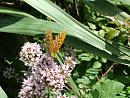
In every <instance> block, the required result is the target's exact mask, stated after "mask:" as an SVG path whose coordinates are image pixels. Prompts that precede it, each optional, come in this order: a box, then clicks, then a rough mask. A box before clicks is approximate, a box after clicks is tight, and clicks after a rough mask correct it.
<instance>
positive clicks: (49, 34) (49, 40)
mask: <svg viewBox="0 0 130 98" xmlns="http://www.w3.org/2000/svg"><path fill="white" fill-rule="evenodd" d="M45 41H46V45H47V48H48V50H49V52H50V53H51V52H52V51H53V36H52V32H51V31H50V30H49V31H47V32H46V33H45Z"/></svg>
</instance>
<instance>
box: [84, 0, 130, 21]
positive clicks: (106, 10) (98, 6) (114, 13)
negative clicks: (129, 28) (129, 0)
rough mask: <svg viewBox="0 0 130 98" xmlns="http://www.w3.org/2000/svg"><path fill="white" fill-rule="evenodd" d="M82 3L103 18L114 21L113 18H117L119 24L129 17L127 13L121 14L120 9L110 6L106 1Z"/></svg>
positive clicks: (98, 0) (96, 0)
mask: <svg viewBox="0 0 130 98" xmlns="http://www.w3.org/2000/svg"><path fill="white" fill-rule="evenodd" d="M83 1H84V2H85V3H86V4H88V5H89V6H91V7H92V8H93V9H94V10H96V11H98V12H99V13H101V14H102V15H104V16H105V17H107V18H110V19H112V20H114V21H115V17H117V19H118V20H120V23H123V22H124V21H125V19H127V18H130V16H129V15H128V14H127V13H125V12H123V11H122V10H121V9H119V8H117V7H116V6H114V5H112V4H111V3H110V2H108V1H106V0H95V1H88V0H83ZM121 1H124V0H121Z"/></svg>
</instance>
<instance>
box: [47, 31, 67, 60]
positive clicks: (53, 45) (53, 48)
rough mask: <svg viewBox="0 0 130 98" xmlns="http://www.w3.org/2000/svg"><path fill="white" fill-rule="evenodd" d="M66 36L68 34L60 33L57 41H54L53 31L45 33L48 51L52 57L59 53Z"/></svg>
mask: <svg viewBox="0 0 130 98" xmlns="http://www.w3.org/2000/svg"><path fill="white" fill-rule="evenodd" d="M65 36H66V32H60V33H59V34H58V35H56V38H55V40H53V36H52V32H51V31H48V32H46V33H45V41H46V44H47V47H48V51H49V52H50V54H51V56H52V57H54V56H55V54H56V53H57V52H58V51H59V49H60V47H61V45H62V44H63V41H64V39H65Z"/></svg>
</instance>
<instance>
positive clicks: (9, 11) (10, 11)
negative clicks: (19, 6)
mask: <svg viewBox="0 0 130 98" xmlns="http://www.w3.org/2000/svg"><path fill="white" fill-rule="evenodd" d="M0 13H2V14H10V15H16V16H17V17H25V16H26V17H30V18H34V19H35V17H34V16H32V15H30V14H27V13H25V12H22V11H20V10H16V9H13V8H8V7H2V6H0Z"/></svg>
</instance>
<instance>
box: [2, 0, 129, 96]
mask: <svg viewBox="0 0 130 98" xmlns="http://www.w3.org/2000/svg"><path fill="white" fill-rule="evenodd" d="M51 1H53V3H52V2H51ZM51 1H50V0H24V1H19V2H18V0H12V1H11V0H5V1H0V32H1V34H0V37H1V39H0V44H1V49H0V77H1V79H0V85H1V86H2V88H3V89H4V91H5V92H6V93H7V95H8V96H9V98H17V94H18V91H19V89H20V85H21V81H22V79H23V75H24V73H25V72H26V68H25V66H24V65H23V63H22V62H20V61H19V60H18V58H19V51H20V47H21V46H22V45H23V44H24V42H27V41H31V42H35V41H37V42H44V41H43V34H44V33H45V32H46V31H48V30H52V31H53V33H58V32H61V31H67V37H66V39H65V44H67V45H70V46H72V47H73V48H72V50H74V53H75V58H74V59H76V60H77V65H76V68H75V69H74V70H73V72H72V77H70V78H68V79H67V81H68V84H67V88H65V89H64V91H63V93H64V94H66V95H68V96H71V95H75V96H76V97H77V98H129V97H130V72H129V70H130V68H129V66H124V65H130V48H129V47H130V34H129V33H130V20H129V19H130V16H129V14H130V2H129V0H105V1H102V0H101V1H100V0H64V1H63V0H62V1H60V0H51ZM17 4H18V5H17ZM28 4H29V5H30V6H29V5H28ZM57 5H58V6H59V7H58V6H57ZM31 6H32V7H31ZM11 7H12V8H11ZM61 8H62V9H63V10H62V9H61ZM30 9H31V10H30ZM21 10H22V11H21ZM24 11H26V12H27V13H26V12H24ZM65 11H66V12H67V13H66V12H65ZM43 14H44V15H46V16H44V15H43ZM72 16H73V17H72ZM38 18H40V19H38ZM51 19H52V20H51ZM76 19H77V20H78V21H77V20H76ZM7 33H13V34H7ZM17 34H19V35H17ZM28 35H29V36H28ZM30 35H31V36H30ZM36 39H37V40H36ZM64 48H65V47H63V50H64ZM68 51H69V50H68ZM62 52H64V51H62ZM58 61H59V63H63V62H62V60H61V59H60V58H59V59H58ZM12 68H13V71H12V70H11V71H12V73H9V74H10V75H6V76H11V77H6V76H4V72H6V71H7V69H12ZM4 81H7V82H4ZM10 91H13V92H10ZM4 96H5V97H4ZM51 97H52V96H51ZM0 98H7V96H6V95H5V93H4V92H3V90H2V89H1V91H0ZM52 98H53V97H52Z"/></svg>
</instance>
